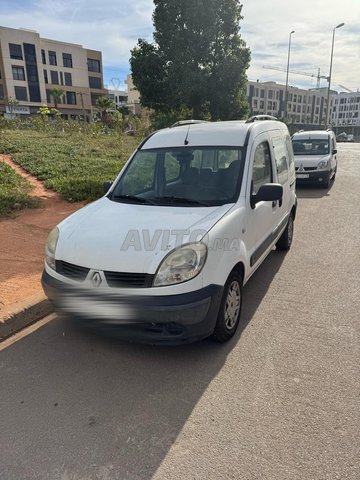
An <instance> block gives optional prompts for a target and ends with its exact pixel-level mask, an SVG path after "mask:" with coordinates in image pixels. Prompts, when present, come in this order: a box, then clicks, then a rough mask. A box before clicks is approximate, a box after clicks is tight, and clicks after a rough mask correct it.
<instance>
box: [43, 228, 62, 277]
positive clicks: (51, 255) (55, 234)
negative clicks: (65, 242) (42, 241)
mask: <svg viewBox="0 0 360 480" xmlns="http://www.w3.org/2000/svg"><path fill="white" fill-rule="evenodd" d="M58 238H59V229H58V228H57V227H55V228H53V229H52V230H51V232H50V233H49V236H48V238H47V241H46V247H45V259H46V263H47V264H48V265H49V267H51V268H53V269H54V270H55V250H56V245H57V242H58Z"/></svg>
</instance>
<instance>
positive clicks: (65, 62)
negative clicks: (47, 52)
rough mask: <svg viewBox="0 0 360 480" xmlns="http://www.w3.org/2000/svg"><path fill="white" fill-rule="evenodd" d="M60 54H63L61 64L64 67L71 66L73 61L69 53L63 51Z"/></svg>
mask: <svg viewBox="0 0 360 480" xmlns="http://www.w3.org/2000/svg"><path fill="white" fill-rule="evenodd" d="M62 55H63V65H64V67H67V68H72V66H73V63H72V56H71V53H63V54H62Z"/></svg>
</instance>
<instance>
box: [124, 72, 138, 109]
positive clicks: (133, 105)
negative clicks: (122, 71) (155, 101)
mask: <svg viewBox="0 0 360 480" xmlns="http://www.w3.org/2000/svg"><path fill="white" fill-rule="evenodd" d="M125 84H126V85H127V95H128V100H127V102H128V103H127V107H128V108H129V110H130V111H131V112H132V113H133V114H134V115H135V114H136V115H137V114H139V113H140V112H141V105H140V93H139V91H138V90H137V89H136V87H135V85H134V82H133V79H132V75H128V76H127V79H126V80H125Z"/></svg>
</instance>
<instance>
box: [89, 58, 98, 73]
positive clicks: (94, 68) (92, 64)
mask: <svg viewBox="0 0 360 480" xmlns="http://www.w3.org/2000/svg"><path fill="white" fill-rule="evenodd" d="M87 64H88V70H89V72H96V73H100V60H94V59H93V58H88V60H87Z"/></svg>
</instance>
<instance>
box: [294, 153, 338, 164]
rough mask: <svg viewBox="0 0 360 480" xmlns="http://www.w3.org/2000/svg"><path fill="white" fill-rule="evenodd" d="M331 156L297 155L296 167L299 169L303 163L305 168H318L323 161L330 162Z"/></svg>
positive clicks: (295, 158)
mask: <svg viewBox="0 0 360 480" xmlns="http://www.w3.org/2000/svg"><path fill="white" fill-rule="evenodd" d="M329 156H330V155H329V154H328V153H327V154H326V155H295V156H294V160H295V165H296V167H299V166H300V164H301V163H302V164H303V166H304V167H317V165H318V163H319V162H321V161H322V160H329Z"/></svg>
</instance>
